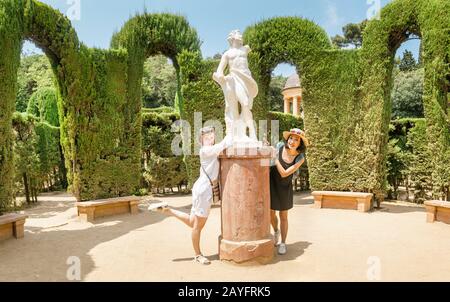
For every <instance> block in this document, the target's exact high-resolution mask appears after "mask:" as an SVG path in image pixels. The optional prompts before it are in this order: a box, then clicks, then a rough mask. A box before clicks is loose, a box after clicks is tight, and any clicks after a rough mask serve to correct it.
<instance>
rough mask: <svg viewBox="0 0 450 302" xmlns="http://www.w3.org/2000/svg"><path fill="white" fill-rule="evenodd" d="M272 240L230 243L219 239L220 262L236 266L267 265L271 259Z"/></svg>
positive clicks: (272, 251)
mask: <svg viewBox="0 0 450 302" xmlns="http://www.w3.org/2000/svg"><path fill="white" fill-rule="evenodd" d="M273 253H274V242H273V238H267V239H262V240H258V241H240V242H236V241H230V240H225V239H223V238H222V236H220V237H219V257H220V260H225V261H230V262H234V263H236V264H244V263H250V262H251V263H259V264H267V263H269V262H270V261H271V260H272V259H273Z"/></svg>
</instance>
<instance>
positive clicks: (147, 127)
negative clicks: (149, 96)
mask: <svg viewBox="0 0 450 302" xmlns="http://www.w3.org/2000/svg"><path fill="white" fill-rule="evenodd" d="M179 118H180V116H179V114H178V113H176V112H174V111H172V112H166V113H156V112H144V113H142V148H143V149H142V152H143V158H144V167H143V171H144V172H143V178H144V180H145V182H146V183H147V184H148V186H149V188H150V189H157V190H158V191H159V189H162V190H164V189H166V188H169V189H172V188H174V187H178V188H180V187H181V185H184V184H187V181H188V179H187V173H186V166H185V164H184V162H183V157H181V156H175V155H174V154H173V152H172V148H171V146H172V141H173V139H174V137H175V135H177V134H178V133H176V132H172V124H173V123H174V122H175V121H177V120H179Z"/></svg>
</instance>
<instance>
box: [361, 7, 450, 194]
mask: <svg viewBox="0 0 450 302" xmlns="http://www.w3.org/2000/svg"><path fill="white" fill-rule="evenodd" d="M449 20H450V2H449V1H446V0H396V1H393V2H392V3H390V4H388V5H387V6H386V7H384V8H383V10H382V11H381V19H380V20H374V21H371V22H369V23H368V25H367V27H366V30H365V32H364V43H363V47H362V49H361V54H360V55H361V60H360V61H361V67H362V70H363V77H362V85H361V87H362V90H361V91H362V96H361V102H362V108H363V113H364V116H363V120H362V121H361V123H360V125H359V126H358V127H359V129H360V131H358V132H357V135H358V138H357V140H358V141H359V142H360V144H359V146H360V150H361V152H358V154H357V155H358V156H357V160H358V161H360V162H361V170H360V176H359V177H360V178H361V179H362V180H363V182H361V183H360V187H361V188H362V189H369V190H370V191H372V192H374V193H376V194H377V195H378V197H379V198H380V199H381V198H382V195H383V193H384V191H385V190H386V188H385V187H384V184H385V179H386V152H387V140H388V126H389V120H390V117H391V111H392V102H391V98H390V93H391V88H392V69H393V64H394V55H395V52H396V50H397V49H398V47H399V46H400V44H401V43H402V42H404V41H405V40H406V39H407V38H408V34H409V33H413V34H416V35H418V36H420V37H421V38H422V49H423V62H422V63H423V65H424V68H425V79H424V96H423V103H424V108H425V118H426V121H427V139H428V142H429V144H430V146H429V147H430V149H431V150H433V156H432V157H431V158H429V160H430V161H431V162H432V163H433V168H432V170H433V172H432V179H433V181H432V182H433V188H434V197H435V198H445V196H444V195H445V194H444V190H443V188H445V187H446V186H447V185H448V183H449V182H450V152H449V150H450V148H449V147H450V127H449V119H448V115H447V110H448V108H447V102H448V100H447V93H448V87H449V75H450V65H449V63H450V62H449V50H450V34H449V32H450V23H449Z"/></svg>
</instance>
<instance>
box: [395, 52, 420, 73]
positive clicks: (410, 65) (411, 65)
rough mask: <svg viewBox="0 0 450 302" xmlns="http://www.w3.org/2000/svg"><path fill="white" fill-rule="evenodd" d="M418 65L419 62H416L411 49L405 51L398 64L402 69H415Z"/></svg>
mask: <svg viewBox="0 0 450 302" xmlns="http://www.w3.org/2000/svg"><path fill="white" fill-rule="evenodd" d="M418 67H419V66H418V63H417V62H416V59H414V55H413V53H412V52H410V51H409V50H405V52H404V53H403V57H402V59H401V60H400V64H399V65H398V68H399V69H400V71H403V72H405V71H413V70H416V69H417V68H418Z"/></svg>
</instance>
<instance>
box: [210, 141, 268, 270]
mask: <svg viewBox="0 0 450 302" xmlns="http://www.w3.org/2000/svg"><path fill="white" fill-rule="evenodd" d="M269 162H270V149H269V148H236V147H235V148H230V149H228V150H226V151H225V152H223V153H222V154H221V155H220V163H221V168H220V184H221V192H222V212H221V215H222V221H221V225H222V235H221V236H220V237H219V256H220V259H221V260H227V261H232V262H234V263H238V264H241V263H248V262H257V263H261V264H265V263H268V262H270V260H271V259H272V258H273V250H274V242H273V236H272V235H271V233H270V183H269V181H270V180H269V177H270V175H269Z"/></svg>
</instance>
